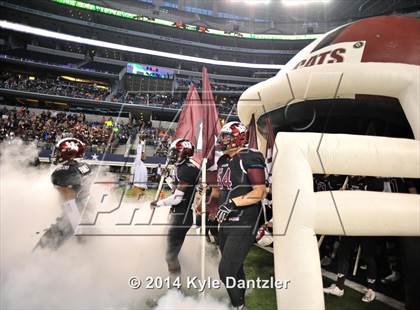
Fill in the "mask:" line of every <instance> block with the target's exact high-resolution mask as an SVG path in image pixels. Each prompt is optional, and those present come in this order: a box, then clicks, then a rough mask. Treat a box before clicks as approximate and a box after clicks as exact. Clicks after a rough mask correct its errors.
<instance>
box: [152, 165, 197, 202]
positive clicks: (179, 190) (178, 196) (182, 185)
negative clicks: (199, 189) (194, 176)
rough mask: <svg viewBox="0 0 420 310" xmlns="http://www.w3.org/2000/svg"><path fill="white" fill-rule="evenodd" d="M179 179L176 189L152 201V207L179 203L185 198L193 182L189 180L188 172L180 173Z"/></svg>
mask: <svg viewBox="0 0 420 310" xmlns="http://www.w3.org/2000/svg"><path fill="white" fill-rule="evenodd" d="M179 179H180V180H179V183H178V184H177V185H176V188H175V191H174V192H173V194H172V195H170V196H169V197H167V198H165V199H162V200H158V201H152V202H151V203H150V206H151V207H152V208H155V207H163V206H174V205H177V204H179V203H180V202H181V201H182V199H183V198H184V193H185V192H186V191H187V189H188V188H190V187H191V186H193V185H192V183H193V182H192V181H191V180H189V176H188V174H187V173H185V174H184V173H183V174H180V175H179Z"/></svg>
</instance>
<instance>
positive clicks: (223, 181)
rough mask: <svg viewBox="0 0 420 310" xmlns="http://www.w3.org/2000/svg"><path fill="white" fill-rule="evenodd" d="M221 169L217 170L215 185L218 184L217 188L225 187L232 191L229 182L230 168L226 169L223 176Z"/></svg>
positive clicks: (230, 182)
mask: <svg viewBox="0 0 420 310" xmlns="http://www.w3.org/2000/svg"><path fill="white" fill-rule="evenodd" d="M222 174H223V169H220V170H219V173H218V174H217V183H219V187H220V188H223V187H227V188H228V189H232V181H231V180H230V168H229V167H228V168H227V169H226V172H225V173H224V174H223V177H222Z"/></svg>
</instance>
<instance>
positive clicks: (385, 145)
mask: <svg viewBox="0 0 420 310" xmlns="http://www.w3.org/2000/svg"><path fill="white" fill-rule="evenodd" d="M313 173H326V174H341V175H368V176H379V177H408V178H419V177H420V142H419V141H417V140H410V139H396V138H385V137H373V136H355V135H346V134H321V133H284V132H281V133H279V134H277V137H276V148H275V156H274V163H273V184H272V186H273V188H272V192H273V221H274V223H273V224H274V225H273V226H274V235H275V237H274V264H275V276H276V279H278V280H289V281H290V283H289V285H288V288H287V289H278V290H277V292H276V293H277V305H278V309H279V310H280V309H323V308H324V296H323V291H322V277H321V268H320V262H319V254H318V247H317V240H316V236H315V234H316V233H318V234H319V233H322V234H337V235H353V236H354V235H365V236H368V235H370V236H382V235H385V236H419V235H420V195H414V194H398V193H384V192H360V191H344V192H337V191H335V192H328V193H326V192H324V193H314V191H313ZM334 195H335V198H336V199H334Z"/></svg>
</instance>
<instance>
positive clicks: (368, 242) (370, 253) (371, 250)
mask: <svg viewBox="0 0 420 310" xmlns="http://www.w3.org/2000/svg"><path fill="white" fill-rule="evenodd" d="M361 248H362V253H363V254H362V255H363V258H364V260H365V261H366V264H367V281H366V282H367V284H366V288H367V291H366V293H365V295H364V296H363V298H362V301H364V302H371V301H373V300H374V299H375V297H376V294H375V289H376V278H377V266H376V258H375V256H376V239H375V238H374V237H363V238H361Z"/></svg>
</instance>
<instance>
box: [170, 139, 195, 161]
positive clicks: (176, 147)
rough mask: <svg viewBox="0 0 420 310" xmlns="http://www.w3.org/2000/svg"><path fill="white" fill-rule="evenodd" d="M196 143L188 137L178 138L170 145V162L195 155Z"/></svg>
mask: <svg viewBox="0 0 420 310" xmlns="http://www.w3.org/2000/svg"><path fill="white" fill-rule="evenodd" d="M194 149H195V147H194V144H192V142H191V141H189V140H187V139H182V138H181V139H176V140H175V141H173V142H172V143H171V146H170V147H169V162H170V163H172V164H174V163H180V162H182V161H183V160H185V159H187V158H189V157H192V156H193V155H194Z"/></svg>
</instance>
